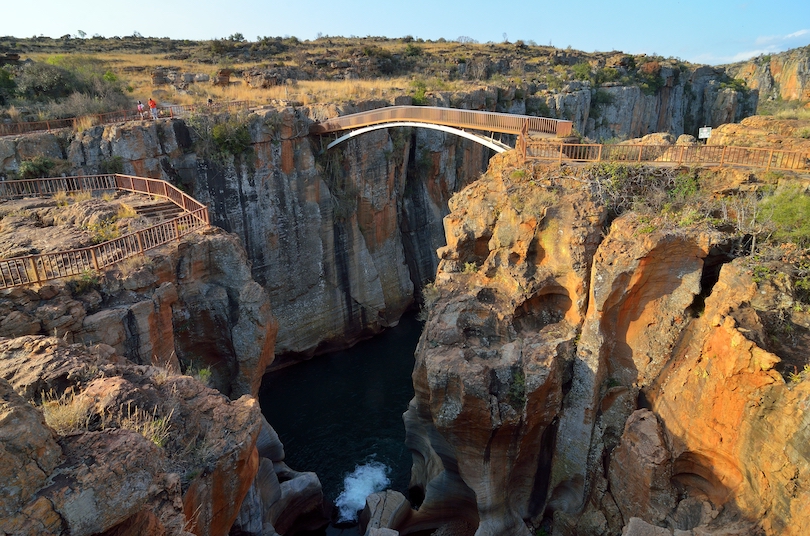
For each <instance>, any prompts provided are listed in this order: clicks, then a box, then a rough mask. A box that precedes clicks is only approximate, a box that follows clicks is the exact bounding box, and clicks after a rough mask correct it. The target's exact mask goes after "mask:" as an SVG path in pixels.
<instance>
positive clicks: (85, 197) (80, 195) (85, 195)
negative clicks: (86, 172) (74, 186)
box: [70, 192, 93, 203]
mask: <svg viewBox="0 0 810 536" xmlns="http://www.w3.org/2000/svg"><path fill="white" fill-rule="evenodd" d="M92 198H93V194H92V192H76V193H72V194H70V199H71V200H73V202H74V203H81V202H82V201H89V200H90V199H92Z"/></svg>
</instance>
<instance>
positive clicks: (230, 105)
mask: <svg viewBox="0 0 810 536" xmlns="http://www.w3.org/2000/svg"><path fill="white" fill-rule="evenodd" d="M251 105H252V103H251V101H229V102H222V103H214V104H212V105H210V106H209V105H207V104H202V105H198V104H191V105H174V104H173V105H170V106H160V107H158V110H159V111H160V115H161V116H162V117H183V116H185V115H188V114H189V113H194V112H199V111H204V110H213V111H222V110H227V111H231V110H241V109H248V108H250V106H251ZM151 117H152V116H151V113H150V111H149V109H148V108H147V109H146V110H145V111H144V112H143V113H141V112H139V111H138V110H135V109H132V110H117V111H115V112H108V113H103V114H91V115H84V116H81V117H68V118H65V119H51V120H47V121H25V122H21V123H0V136H11V135H15V134H26V133H29V132H41V131H46V130H56V129H60V128H73V129H75V128H76V126H77V125H78V124H80V123H81V122H83V121H86V122H87V123H88V124H90V125H109V124H112V123H124V122H127V121H140V120H141V119H151Z"/></svg>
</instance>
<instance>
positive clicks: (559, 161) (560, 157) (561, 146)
mask: <svg viewBox="0 0 810 536" xmlns="http://www.w3.org/2000/svg"><path fill="white" fill-rule="evenodd" d="M562 150H563V144H562V143H560V156H559V160H558V161H557V163H558V164H559V165H562V153H563V151H562Z"/></svg>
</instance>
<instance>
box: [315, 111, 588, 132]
mask: <svg viewBox="0 0 810 536" xmlns="http://www.w3.org/2000/svg"><path fill="white" fill-rule="evenodd" d="M390 121H416V122H424V123H432V124H439V125H447V126H454V127H458V128H469V129H473V130H483V131H488V132H500V133H503V134H516V135H520V134H521V133H522V132H523V131H524V130H525V128H524V127H525V126H526V125H528V130H529V132H543V133H546V134H555V135H557V136H560V137H563V136H568V135H569V134H571V130H572V128H573V123H572V122H571V121H564V120H561V119H550V118H547V117H532V116H527V115H516V114H504V113H496V112H482V111H479V110H459V109H456V108H441V107H437V106H389V107H386V108H377V109H375V110H369V111H367V112H360V113H356V114H349V115H344V116H340V117H335V118H333V119H328V120H326V121H323V122H321V123H316V124H314V125H313V126H312V128H311V130H310V131H311V132H312V133H313V134H326V133H328V132H336V131H340V130H349V129H353V128H360V127H367V126H371V125H378V124H380V123H387V122H390Z"/></svg>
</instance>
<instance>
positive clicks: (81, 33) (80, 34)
mask: <svg viewBox="0 0 810 536" xmlns="http://www.w3.org/2000/svg"><path fill="white" fill-rule="evenodd" d="M76 33H77V34H79V37H81V38H82V39H84V36H85V35H87V32H85V31H84V30H79V31H78V32H76Z"/></svg>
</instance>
